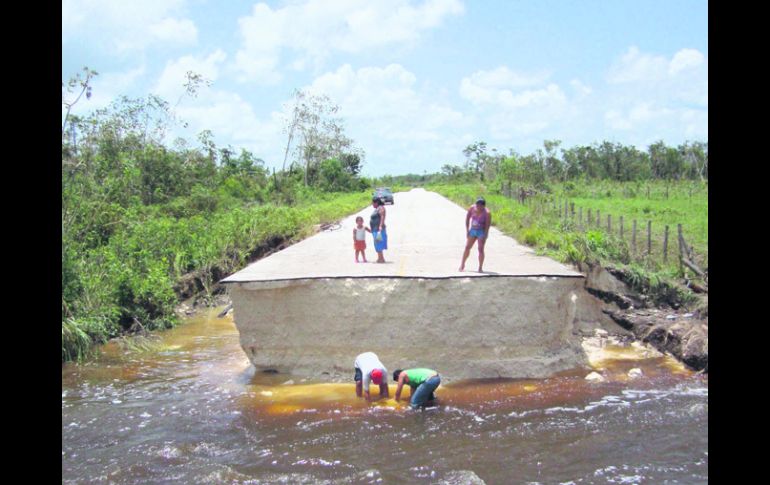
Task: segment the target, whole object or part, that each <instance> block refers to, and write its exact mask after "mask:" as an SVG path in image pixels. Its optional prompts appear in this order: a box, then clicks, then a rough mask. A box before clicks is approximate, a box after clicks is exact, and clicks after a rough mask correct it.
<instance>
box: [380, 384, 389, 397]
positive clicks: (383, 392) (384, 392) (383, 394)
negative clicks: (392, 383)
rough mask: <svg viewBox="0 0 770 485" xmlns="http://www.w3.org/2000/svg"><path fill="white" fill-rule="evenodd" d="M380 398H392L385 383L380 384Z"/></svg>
mask: <svg viewBox="0 0 770 485" xmlns="http://www.w3.org/2000/svg"><path fill="white" fill-rule="evenodd" d="M380 397H390V394H389V393H388V385H387V384H385V383H384V382H383V383H382V384H380Z"/></svg>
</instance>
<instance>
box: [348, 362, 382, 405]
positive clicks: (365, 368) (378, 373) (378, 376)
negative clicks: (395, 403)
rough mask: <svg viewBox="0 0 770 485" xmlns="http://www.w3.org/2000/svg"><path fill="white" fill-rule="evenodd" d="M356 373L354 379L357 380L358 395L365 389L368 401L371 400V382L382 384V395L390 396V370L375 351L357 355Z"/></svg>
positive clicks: (354, 364)
mask: <svg viewBox="0 0 770 485" xmlns="http://www.w3.org/2000/svg"><path fill="white" fill-rule="evenodd" d="M353 366H354V367H355V370H356V373H355V376H354V377H353V379H354V380H355V381H356V396H358V397H361V391H362V390H363V393H364V395H365V396H366V400H367V401H371V400H372V397H371V395H370V394H369V383H370V382H373V383H375V384H377V385H379V386H380V397H390V395H389V394H388V370H387V369H386V368H385V366H384V365H382V362H380V359H379V357H377V354H375V353H374V352H364V353H363V354H359V355H358V357H356V361H355V362H354V363H353Z"/></svg>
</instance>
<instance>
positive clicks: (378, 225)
mask: <svg viewBox="0 0 770 485" xmlns="http://www.w3.org/2000/svg"><path fill="white" fill-rule="evenodd" d="M372 207H374V212H372V216H371V217H370V218H369V229H371V230H372V237H373V238H374V250H375V251H376V252H377V262H378V263H384V262H385V257H384V256H383V255H382V252H383V251H385V250H386V249H388V233H387V230H386V228H385V204H383V203H382V199H380V198H379V197H373V198H372Z"/></svg>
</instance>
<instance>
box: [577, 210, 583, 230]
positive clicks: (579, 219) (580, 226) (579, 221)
mask: <svg viewBox="0 0 770 485" xmlns="http://www.w3.org/2000/svg"><path fill="white" fill-rule="evenodd" d="M582 228H583V208H582V207H578V229H582Z"/></svg>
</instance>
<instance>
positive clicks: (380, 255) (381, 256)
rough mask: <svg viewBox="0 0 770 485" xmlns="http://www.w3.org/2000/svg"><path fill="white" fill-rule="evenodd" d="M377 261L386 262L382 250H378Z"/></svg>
mask: <svg viewBox="0 0 770 485" xmlns="http://www.w3.org/2000/svg"><path fill="white" fill-rule="evenodd" d="M377 262H378V263H384V262H385V257H384V256H383V255H382V251H378V252H377Z"/></svg>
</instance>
